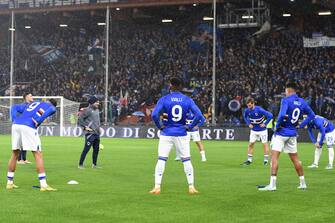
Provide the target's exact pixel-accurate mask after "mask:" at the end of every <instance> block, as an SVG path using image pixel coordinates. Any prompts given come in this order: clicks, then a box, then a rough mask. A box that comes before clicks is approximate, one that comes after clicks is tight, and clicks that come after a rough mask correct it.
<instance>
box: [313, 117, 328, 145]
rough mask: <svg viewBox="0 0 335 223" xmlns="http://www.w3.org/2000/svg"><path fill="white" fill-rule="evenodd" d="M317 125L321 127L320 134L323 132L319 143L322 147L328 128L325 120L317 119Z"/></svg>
mask: <svg viewBox="0 0 335 223" xmlns="http://www.w3.org/2000/svg"><path fill="white" fill-rule="evenodd" d="M315 125H316V127H317V128H318V129H319V131H320V134H321V138H320V141H319V142H318V144H319V146H320V147H322V144H323V140H324V139H325V137H326V128H325V127H324V126H323V121H322V120H321V119H317V121H316V122H315ZM314 144H315V143H314Z"/></svg>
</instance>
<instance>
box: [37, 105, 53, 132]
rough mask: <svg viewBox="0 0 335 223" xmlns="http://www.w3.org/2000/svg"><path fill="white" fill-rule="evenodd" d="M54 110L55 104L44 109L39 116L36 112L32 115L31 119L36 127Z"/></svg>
mask: <svg viewBox="0 0 335 223" xmlns="http://www.w3.org/2000/svg"><path fill="white" fill-rule="evenodd" d="M55 112H56V107H55V106H50V107H49V108H48V109H47V110H45V111H44V113H43V114H42V115H41V116H38V115H37V114H35V115H34V117H32V119H33V121H34V122H35V125H36V127H38V126H39V125H41V124H42V123H43V122H44V120H45V119H46V118H47V117H49V116H51V115H53V114H54V113H55Z"/></svg>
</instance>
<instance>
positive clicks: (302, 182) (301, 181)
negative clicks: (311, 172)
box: [299, 176, 306, 185]
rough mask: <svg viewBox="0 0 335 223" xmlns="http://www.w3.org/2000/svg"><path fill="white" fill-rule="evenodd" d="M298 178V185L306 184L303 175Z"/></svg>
mask: <svg viewBox="0 0 335 223" xmlns="http://www.w3.org/2000/svg"><path fill="white" fill-rule="evenodd" d="M299 180H300V185H306V182H305V177H304V176H299Z"/></svg>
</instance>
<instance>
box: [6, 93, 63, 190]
mask: <svg viewBox="0 0 335 223" xmlns="http://www.w3.org/2000/svg"><path fill="white" fill-rule="evenodd" d="M56 106H57V102H56V100H54V99H50V100H49V101H48V102H36V101H35V102H32V103H30V104H29V105H27V104H20V105H14V106H12V109H11V117H12V121H13V125H12V150H13V152H12V157H11V158H10V160H9V162H8V173H7V186H6V188H7V189H9V190H10V189H14V188H17V187H18V186H16V185H15V184H14V172H15V169H16V160H17V158H18V156H19V153H20V149H22V150H24V151H32V153H33V156H34V158H35V162H36V169H37V173H38V178H39V180H40V185H41V189H40V190H41V191H55V190H56V189H54V188H52V187H50V186H49V185H48V184H47V181H46V174H45V170H44V163H43V156H42V147H41V140H40V137H39V135H38V132H37V128H38V126H39V125H40V124H42V123H43V121H44V120H45V119H46V118H48V117H49V116H51V115H53V114H54V113H55V112H56ZM18 114H20V115H18Z"/></svg>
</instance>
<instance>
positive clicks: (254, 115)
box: [243, 106, 273, 131]
mask: <svg viewBox="0 0 335 223" xmlns="http://www.w3.org/2000/svg"><path fill="white" fill-rule="evenodd" d="M243 117H244V121H245V123H246V124H247V125H250V124H251V125H253V128H252V130H253V131H264V130H265V129H266V126H267V125H268V124H269V122H270V121H271V119H272V118H273V115H272V113H271V112H268V111H266V110H264V109H263V108H262V107H260V106H255V107H254V109H249V108H247V109H246V110H245V112H244V116H243ZM261 124H264V125H265V127H261V126H260V125H261Z"/></svg>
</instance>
